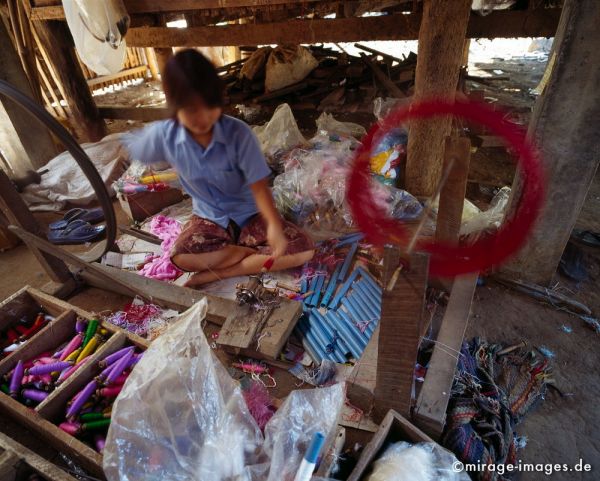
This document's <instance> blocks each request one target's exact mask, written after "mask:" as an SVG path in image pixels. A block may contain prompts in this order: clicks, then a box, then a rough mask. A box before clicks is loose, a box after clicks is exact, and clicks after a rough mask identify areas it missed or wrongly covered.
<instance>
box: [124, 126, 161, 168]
mask: <svg viewBox="0 0 600 481" xmlns="http://www.w3.org/2000/svg"><path fill="white" fill-rule="evenodd" d="M164 130H165V125H164V122H153V123H151V124H150V125H147V126H145V127H143V128H141V129H138V130H135V131H133V132H129V133H127V134H125V135H124V136H123V145H124V146H125V148H126V149H127V151H128V152H129V156H130V158H131V160H137V161H139V162H141V163H142V164H145V165H151V164H158V163H160V162H163V161H166V160H167V159H166V156H165V132H164Z"/></svg>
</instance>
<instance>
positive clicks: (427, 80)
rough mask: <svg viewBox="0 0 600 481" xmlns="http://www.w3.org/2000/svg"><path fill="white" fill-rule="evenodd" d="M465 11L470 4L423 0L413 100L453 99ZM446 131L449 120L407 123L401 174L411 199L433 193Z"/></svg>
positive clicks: (466, 17) (467, 0) (461, 0)
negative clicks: (404, 178) (406, 145)
mask: <svg viewBox="0 0 600 481" xmlns="http://www.w3.org/2000/svg"><path fill="white" fill-rule="evenodd" d="M470 11H471V0H455V1H453V2H448V1H446V0H425V1H424V3H423V22H422V23H421V29H420V30H419V51H418V57H417V70H416V73H415V93H414V95H413V99H414V101H415V102H418V101H420V100H423V99H430V98H432V97H441V98H444V99H447V100H454V95H455V92H456V87H457V84H458V78H459V73H460V67H461V64H462V54H463V45H464V42H465V35H466V32H467V23H468V21H469V13H470ZM450 127H451V117H449V116H444V117H435V118H432V119H426V120H419V121H414V122H411V124H410V129H409V136H408V148H407V158H406V172H405V174H406V189H407V190H408V191H409V192H411V193H413V194H414V195H416V196H422V197H428V196H430V195H432V194H433V193H434V192H435V190H436V188H437V186H438V184H439V182H440V179H441V175H442V162H443V155H444V142H445V139H446V137H447V136H448V134H449V133H450Z"/></svg>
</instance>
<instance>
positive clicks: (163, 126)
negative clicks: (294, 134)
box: [124, 115, 271, 228]
mask: <svg viewBox="0 0 600 481" xmlns="http://www.w3.org/2000/svg"><path fill="white" fill-rule="evenodd" d="M124 144H125V146H126V147H127V149H128V150H129V153H130V155H131V158H132V160H139V161H140V162H142V163H144V164H156V163H158V162H162V161H167V162H168V163H169V164H171V166H173V168H174V169H175V170H176V171H177V173H178V175H179V180H180V182H181V185H182V186H183V188H184V189H185V191H186V192H187V193H188V194H189V195H190V197H191V198H192V204H193V212H194V214H196V215H197V216H199V217H203V218H205V219H209V220H212V221H213V222H215V223H217V224H219V225H220V226H221V227H223V228H227V226H228V225H229V222H230V220H233V221H234V222H235V223H236V224H238V225H239V226H243V225H244V224H245V223H246V221H248V219H249V218H250V217H252V216H253V215H255V214H257V213H258V208H257V206H256V202H255V201H254V196H253V194H252V191H251V190H250V185H251V184H253V183H255V182H258V181H259V180H262V179H264V178H265V177H268V176H269V175H270V174H271V169H269V166H268V165H267V162H266V160H265V157H264V155H263V153H262V151H261V149H260V145H259V143H258V139H257V138H256V136H255V135H254V133H253V132H252V130H251V129H250V127H249V126H248V125H246V124H245V123H244V122H242V121H241V120H238V119H235V118H233V117H229V116H227V115H222V116H221V118H220V119H219V120H218V121H217V122H216V123H215V125H214V127H213V135H212V140H211V141H210V144H209V145H208V147H206V148H204V147H202V146H201V145H200V144H199V143H198V142H196V141H195V140H194V139H193V138H192V136H191V135H190V133H189V132H188V131H187V129H186V128H185V127H183V125H181V124H180V123H179V122H177V121H175V120H172V119H171V120H161V121H158V122H153V123H152V124H150V125H148V126H146V127H144V128H143V129H141V130H138V131H137V132H134V133H131V134H128V135H127V136H126V137H125V140H124Z"/></svg>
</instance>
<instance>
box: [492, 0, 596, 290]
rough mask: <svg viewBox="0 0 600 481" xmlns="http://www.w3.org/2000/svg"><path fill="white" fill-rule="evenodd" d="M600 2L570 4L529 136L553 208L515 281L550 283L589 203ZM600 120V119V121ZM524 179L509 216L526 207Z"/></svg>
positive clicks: (520, 258) (508, 270) (510, 269)
mask: <svg viewBox="0 0 600 481" xmlns="http://www.w3.org/2000/svg"><path fill="white" fill-rule="evenodd" d="M598 18H600V2H598V1H597V0H567V1H566V2H565V4H564V7H563V15H562V17H561V20H560V25H559V28H558V32H557V35H556V38H555V40H554V46H553V49H552V52H551V54H550V60H549V66H548V68H551V69H552V71H551V73H550V76H549V79H548V82H547V84H546V87H545V90H544V92H543V93H542V95H541V96H540V98H539V99H538V100H537V102H536V105H535V108H534V111H533V116H532V118H531V121H530V124H529V131H528V135H529V136H530V138H534V139H535V140H536V141H537V145H538V146H539V148H540V154H541V158H542V159H543V164H544V167H545V175H544V178H545V179H544V180H545V182H546V187H545V189H546V192H547V194H546V196H547V199H546V203H545V205H544V206H543V208H542V211H541V216H540V219H539V220H538V222H537V223H536V225H535V227H534V231H533V234H532V235H531V237H530V238H529V240H528V242H527V244H526V246H525V247H524V248H523V250H521V252H520V253H519V254H518V255H517V256H516V257H515V258H514V260H512V261H511V262H510V263H509V264H508V265H506V266H505V267H504V268H503V271H504V274H505V275H506V276H508V277H513V278H517V279H520V280H523V281H527V282H530V283H535V284H540V285H544V286H547V285H549V284H550V283H551V281H552V278H553V276H554V273H555V272H556V268H557V266H558V263H559V261H560V258H561V255H562V252H563V250H564V248H565V245H566V244H567V242H568V240H569V236H570V234H571V231H572V229H573V227H574V225H575V222H576V221H577V217H578V216H579V212H580V211H581V207H582V206H583V203H584V202H585V198H586V194H587V192H588V190H589V187H590V185H591V183H592V182H593V180H594V176H595V174H596V171H597V169H598V164H599V162H600V156H599V155H598V150H599V148H600V130H599V129H598V120H597V119H599V118H600V95H598V85H600V69H599V68H598V65H600V48H598V46H599V45H600V29H599V28H598ZM594 119H596V120H594ZM522 190H523V177H522V176H521V175H520V174H519V173H517V175H516V178H515V182H514V183H513V189H512V195H511V201H510V203H509V207H508V212H509V215H511V214H514V212H515V209H516V205H518V204H519V203H520V202H521V200H520V199H521V193H522Z"/></svg>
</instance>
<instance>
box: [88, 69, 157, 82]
mask: <svg viewBox="0 0 600 481" xmlns="http://www.w3.org/2000/svg"><path fill="white" fill-rule="evenodd" d="M147 70H148V66H147V65H140V66H139V67H133V68H128V69H125V70H121V71H120V72H117V73H113V74H110V75H102V76H100V77H94V78H92V79H89V80H87V84H88V86H89V87H94V86H96V85H100V84H103V83H105V82H112V81H114V80H118V79H120V78H123V80H125V78H124V77H127V76H130V75H131V76H136V75H138V74H141V73H146V71H147Z"/></svg>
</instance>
